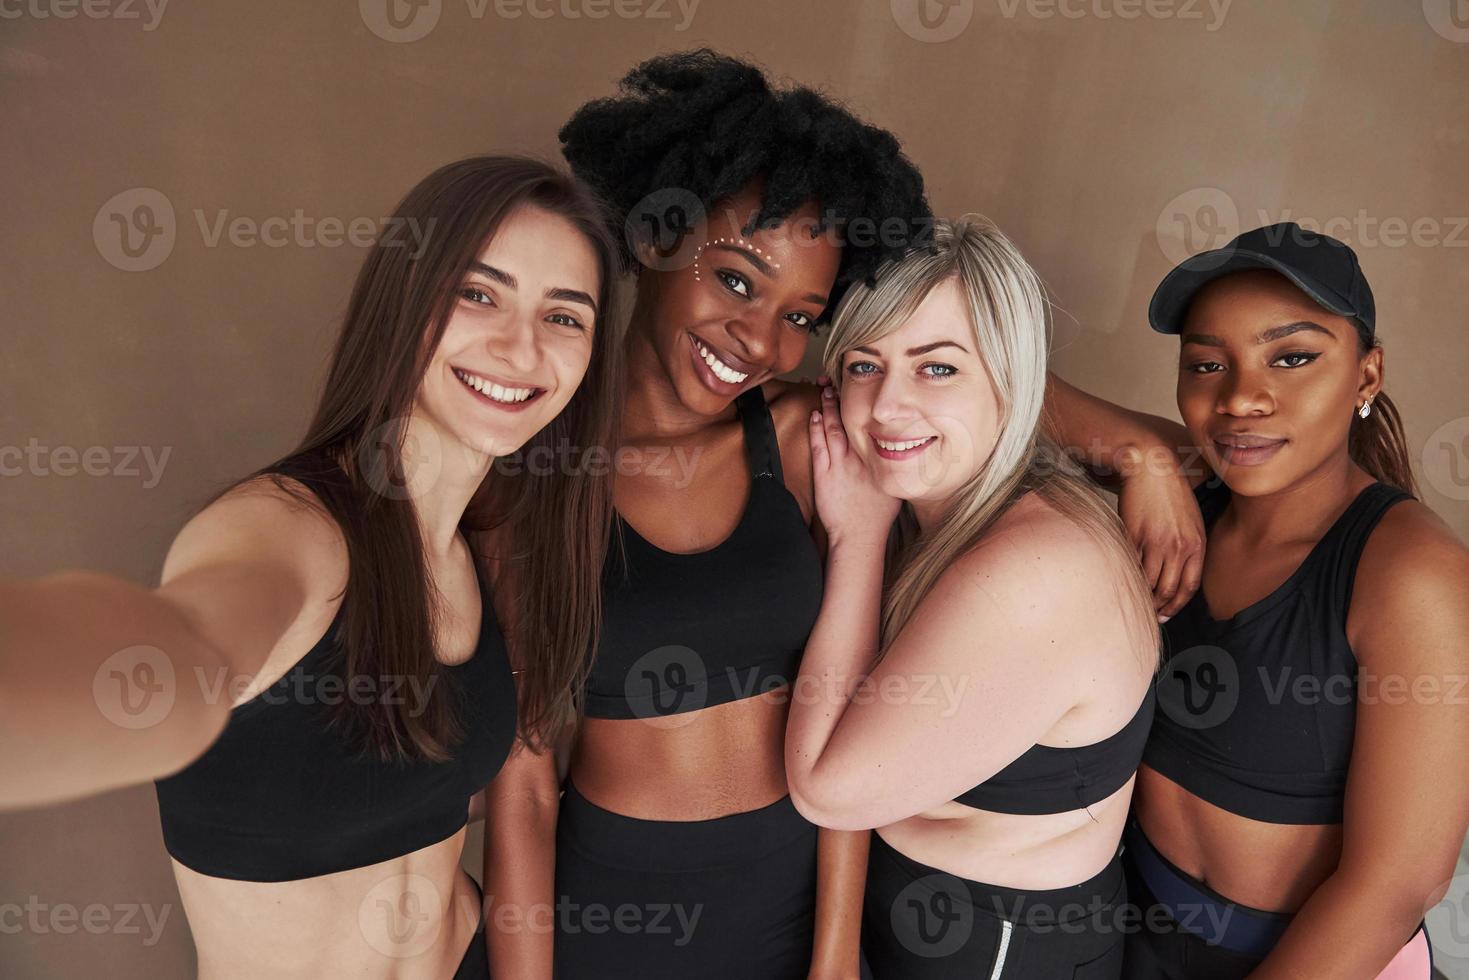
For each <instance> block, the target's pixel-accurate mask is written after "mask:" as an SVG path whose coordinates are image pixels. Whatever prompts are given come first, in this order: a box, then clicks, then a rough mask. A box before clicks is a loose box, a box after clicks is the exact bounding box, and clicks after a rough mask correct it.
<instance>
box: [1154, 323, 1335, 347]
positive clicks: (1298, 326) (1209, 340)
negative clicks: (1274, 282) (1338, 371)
mask: <svg viewBox="0 0 1469 980" xmlns="http://www.w3.org/2000/svg"><path fill="white" fill-rule="evenodd" d="M1303 331H1313V332H1315V333H1324V334H1326V336H1328V337H1330V338H1332V339H1333V340H1335V339H1336V334H1334V333H1332V332H1331V331H1330V330H1327V329H1326V328H1325V327H1323V326H1322V325H1321V324H1319V323H1312V322H1311V321H1310V320H1297V321H1296V322H1294V323H1282V324H1281V325H1280V326H1278V327H1271V328H1269V329H1268V330H1262V331H1260V332H1259V333H1258V334H1256V335H1255V343H1257V344H1268V343H1270V342H1271V341H1275V340H1280V339H1281V338H1282V337H1289V336H1290V335H1291V334H1293V333H1301V332H1303ZM1182 339H1183V342H1184V343H1185V344H1200V345H1202V346H1204V347H1225V346H1227V345H1226V344H1225V343H1224V338H1222V337H1216V336H1214V335H1213V334H1207V333H1186V334H1184V335H1183V338H1182Z"/></svg>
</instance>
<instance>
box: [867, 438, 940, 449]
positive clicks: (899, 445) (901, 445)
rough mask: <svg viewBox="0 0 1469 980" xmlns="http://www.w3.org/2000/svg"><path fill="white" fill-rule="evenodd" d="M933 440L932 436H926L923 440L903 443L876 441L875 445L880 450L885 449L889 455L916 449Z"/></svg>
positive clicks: (908, 440) (884, 440)
mask: <svg viewBox="0 0 1469 980" xmlns="http://www.w3.org/2000/svg"><path fill="white" fill-rule="evenodd" d="M874 438H876V437H874ZM933 438H934V437H933V436H928V437H926V438H923V439H907V440H905V441H903V442H888V441H887V440H886V439H878V440H877V444H878V446H879V447H880V448H882V449H886V450H887V451H888V452H890V453H900V452H903V451H904V450H907V449H917V448H918V447H919V446H921V445H923V444H924V443H925V442H929V441H931V440H932V439H933Z"/></svg>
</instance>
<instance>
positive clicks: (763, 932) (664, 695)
mask: <svg viewBox="0 0 1469 980" xmlns="http://www.w3.org/2000/svg"><path fill="white" fill-rule="evenodd" d="M561 140H562V144H563V151H564V153H565V155H566V157H567V159H568V160H569V161H570V162H571V165H572V167H573V169H574V171H575V172H576V173H577V174H578V176H581V177H582V178H584V179H585V180H587V181H588V182H589V183H590V184H592V186H593V187H595V188H596V189H597V190H599V191H600V192H601V193H602V194H603V195H604V196H605V197H606V198H607V199H608V200H609V201H611V202H612V203H613V205H614V207H615V210H616V212H617V218H618V221H619V224H620V225H621V226H622V227H623V228H625V229H626V230H627V232H628V235H627V237H628V239H629V251H630V253H631V257H632V258H634V259H635V260H636V261H637V262H638V277H637V299H636V304H635V306H634V308H633V311H632V317H631V323H630V326H629V333H628V341H627V356H628V375H627V385H626V394H625V397H624V400H623V402H622V404H621V406H620V408H619V414H620V421H621V424H622V427H623V433H622V439H621V442H620V444H619V446H618V451H617V454H616V456H617V460H618V468H617V471H616V477H615V494H614V496H615V504H616V510H615V513H616V517H615V518H614V525H613V532H614V534H613V536H612V538H611V544H612V550H611V554H610V556H609V561H608V564H607V575H606V578H605V581H604V608H605V612H604V616H603V623H602V634H601V635H602V639H601V643H600V645H599V648H598V651H597V655H596V660H595V662H594V664H593V668H592V671H591V674H590V676H589V678H588V681H587V683H586V685H585V686H584V687H583V688H582V690H581V691H580V692H579V707H580V709H581V710H580V712H579V717H578V719H577V722H578V723H577V724H575V725H573V726H571V727H569V728H568V731H567V736H566V739H567V742H568V743H569V754H570V760H569V769H568V772H567V774H566V778H565V780H564V789H565V793H564V796H563V795H562V792H561V790H562V788H563V779H562V774H561V773H560V772H559V771H558V767H557V765H556V760H555V758H554V754H553V753H552V752H550V751H544V747H542V749H543V751H540V752H524V753H518V754H517V755H516V757H515V758H513V759H512V760H511V762H510V763H508V764H507V766H506V770H505V772H504V773H503V774H502V776H501V778H500V779H498V780H496V783H495V786H494V787H493V788H492V791H491V794H490V797H491V798H490V799H489V801H488V808H487V814H488V819H487V823H486V826H487V833H488V840H487V845H486V881H487V891H489V892H490V893H491V894H492V896H493V899H494V903H495V904H496V905H497V906H498V907H499V908H500V909H501V911H502V913H503V914H502V915H499V916H497V915H496V914H495V913H494V912H493V911H492V912H491V914H490V918H489V920H488V923H487V925H488V928H489V929H490V948H491V957H492V961H493V963H494V966H495V972H497V973H503V974H506V975H513V976H516V977H539V978H549V977H551V976H552V973H553V969H554V974H555V976H557V977H559V978H562V980H579V978H592V977H594V978H598V980H611V978H617V977H629V978H638V980H644V978H661V977H680V978H682V977H693V976H697V977H703V978H718V977H731V978H739V980H745V978H748V977H762V978H771V980H776V978H788V977H805V976H808V975H809V976H813V977H815V976H821V977H829V976H830V977H853V976H856V975H857V971H858V944H857V933H858V913H859V908H860V903H861V895H862V876H863V865H864V861H865V855H866V848H867V840H866V836H867V835H866V834H852V833H841V832H828V831H819V830H818V829H817V828H816V827H815V826H814V825H813V824H811V823H810V822H809V821H807V820H806V819H804V818H803V817H802V816H801V814H800V813H799V812H798V811H797V810H796V808H795V806H794V804H793V802H792V800H791V798H790V795H789V792H788V790H789V787H788V784H787V780H786V772H785V765H784V757H783V744H784V736H785V725H786V716H787V713H788V710H789V707H790V701H791V697H792V692H791V687H790V685H791V682H792V681H793V680H794V679H795V676H796V672H797V670H798V667H799V663H800V658H801V655H802V652H803V650H804V648H805V645H806V640H807V636H808V635H809V632H810V629H811V625H812V624H813V623H814V622H815V620H816V615H817V611H818V609H819V607H820V603H821V587H822V556H823V552H824V547H825V536H824V533H823V531H822V528H821V526H820V523H819V521H817V520H816V514H815V509H814V504H813V497H812V485H811V465H810V452H809V446H810V435H809V432H808V430H807V425H806V419H807V416H809V414H810V412H811V410H812V408H813V407H814V406H815V405H817V404H818V403H819V391H818V389H817V388H815V387H814V386H812V385H809V384H796V383H792V382H789V381H785V380H781V376H782V375H785V374H788V373H789V372H791V371H793V370H794V369H796V368H797V366H798V365H799V364H800V363H801V360H802V357H803V355H804V354H805V352H806V348H807V345H808V343H809V341H810V338H811V336H812V335H813V333H815V331H816V330H817V329H818V328H819V326H820V325H821V324H822V323H823V322H824V321H825V320H826V319H827V317H828V315H829V313H830V310H831V308H832V307H833V306H834V305H835V304H836V303H837V301H838V300H839V299H840V298H841V296H842V294H843V293H844V292H845V291H846V290H847V289H848V288H849V287H850V286H851V285H852V284H853V283H856V282H862V281H865V280H867V279H869V278H870V277H871V276H872V274H873V273H874V272H875V271H876V270H877V268H878V266H879V265H880V264H881V263H882V262H883V261H885V260H887V259H890V258H894V257H897V256H900V255H902V254H903V253H904V252H905V251H907V250H908V249H910V248H913V247H915V246H916V247H924V246H925V245H927V244H928V243H929V237H928V236H929V232H930V231H931V227H932V225H931V213H930V210H929V206H928V203H927V201H926V199H925V197H924V194H923V183H922V178H921V176H920V175H919V173H918V171H917V169H916V168H915V167H914V166H913V165H912V163H911V162H909V161H908V160H907V159H906V157H904V156H903V155H902V153H901V151H900V147H899V144H898V141H897V139H896V138H894V137H893V136H892V134H890V133H888V132H885V131H883V130H881V129H878V128H876V127H874V126H871V125H869V124H867V123H865V122H863V121H862V120H860V119H858V118H856V117H855V116H853V115H852V114H851V113H850V112H849V111H848V110H847V109H846V108H844V107H842V106H841V105H839V104H837V103H835V102H833V101H832V100H831V99H829V98H828V97H826V96H824V95H822V94H820V93H818V92H816V91H813V90H811V89H808V88H804V87H792V88H789V89H778V88H776V87H775V86H773V85H772V84H771V82H770V81H769V80H768V79H767V78H766V77H765V75H764V73H762V72H761V71H760V69H759V68H757V67H755V66H754V65H751V64H748V63H746V62H743V61H739V60H736V59H733V58H728V57H725V56H722V55H719V54H716V53H714V52H711V51H707V50H706V51H695V52H688V53H680V54H670V55H663V56H660V57H657V58H654V59H652V60H650V61H648V62H646V63H645V64H643V65H641V66H639V67H638V68H636V69H634V70H633V71H632V72H630V73H629V74H628V75H627V76H626V77H625V78H624V79H623V81H622V91H621V92H620V93H619V94H618V95H617V96H614V97H611V98H606V99H599V100H596V101H593V102H591V103H588V104H587V105H585V106H583V107H581V108H580V109H579V110H578V111H577V112H576V114H575V115H574V116H573V118H572V119H571V121H570V122H568V123H567V125H566V126H565V127H564V128H563V129H562V131H561ZM1050 395H1051V396H1052V397H1051V399H1050V405H1049V407H1050V408H1051V409H1052V410H1053V413H1054V416H1055V419H1056V421H1057V422H1058V425H1059V427H1060V429H1061V431H1062V439H1063V441H1064V442H1065V443H1066V444H1067V445H1080V446H1087V447H1089V452H1088V455H1089V458H1091V459H1092V461H1093V462H1095V463H1097V464H1099V465H1114V466H1115V465H1120V463H1121V462H1122V461H1123V459H1124V457H1126V456H1127V455H1128V454H1129V453H1130V452H1137V451H1139V450H1141V449H1145V448H1147V447H1148V446H1151V445H1152V440H1153V438H1154V437H1153V436H1152V435H1151V433H1149V432H1146V431H1144V430H1143V429H1142V427H1141V426H1138V425H1136V424H1134V422H1133V421H1132V417H1131V416H1127V415H1124V414H1122V413H1119V412H1116V411H1114V410H1113V409H1112V408H1111V406H1108V405H1106V404H1105V403H1102V402H1098V401H1096V400H1094V399H1090V398H1089V397H1088V396H1085V395H1083V394H1081V393H1079V392H1076V391H1074V389H1070V388H1068V387H1067V386H1065V385H1064V384H1061V383H1059V382H1055V383H1053V384H1052V385H1051V386H1050ZM1124 502H1125V503H1124V506H1125V507H1126V508H1127V509H1128V512H1129V513H1130V514H1132V515H1133V517H1134V520H1133V521H1132V522H1131V524H1130V527H1131V529H1132V531H1133V533H1134V535H1135V538H1136V540H1137V541H1138V542H1139V544H1140V547H1141V550H1142V551H1143V553H1144V556H1145V558H1146V560H1147V561H1148V562H1149V563H1150V564H1151V567H1152V570H1153V575H1152V578H1151V579H1150V583H1156V584H1157V592H1158V596H1159V600H1158V606H1159V607H1160V610H1161V611H1162V612H1164V614H1166V612H1167V611H1169V610H1170V609H1171V608H1172V605H1171V604H1172V603H1173V602H1174V601H1175V600H1179V599H1182V598H1186V594H1184V595H1181V596H1180V595H1179V594H1178V583H1179V582H1180V581H1183V580H1186V578H1187V569H1188V567H1189V565H1190V562H1191V561H1192V560H1193V559H1194V558H1195V556H1196V545H1197V543H1198V539H1197V537H1196V536H1195V532H1194V525H1195V524H1196V522H1197V514H1196V508H1195V507H1194V505H1193V503H1192V501H1191V500H1190V499H1189V494H1188V488H1187V484H1185V483H1183V482H1182V481H1181V480H1179V479H1178V478H1177V477H1176V475H1164V476H1162V477H1155V476H1153V475H1151V474H1148V473H1146V472H1145V471H1139V472H1138V474H1137V478H1136V479H1133V478H1129V480H1128V484H1127V488H1126V489H1125V491H1124ZM553 959H554V965H553Z"/></svg>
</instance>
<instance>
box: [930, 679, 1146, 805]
mask: <svg viewBox="0 0 1469 980" xmlns="http://www.w3.org/2000/svg"><path fill="white" fill-rule="evenodd" d="M1153 705H1154V697H1153V688H1152V687H1151V686H1150V687H1149V688H1148V693H1147V694H1145V695H1144V696H1143V700H1142V703H1141V704H1140V705H1138V709H1137V712H1136V713H1135V714H1134V715H1133V716H1132V720H1131V721H1129V722H1128V723H1127V724H1126V725H1124V726H1123V727H1122V728H1121V729H1119V730H1118V731H1117V732H1115V733H1113V734H1112V735H1109V736H1107V737H1106V738H1104V739H1102V741H1100V742H1093V743H1092V744H1090V745H1078V746H1072V747H1061V746H1054V745H1032V746H1031V747H1030V748H1029V749H1027V750H1026V751H1025V752H1024V754H1022V755H1021V756H1020V757H1019V758H1018V759H1016V760H1015V761H1014V762H1012V763H1010V764H1009V765H1008V766H1006V767H1005V768H1004V769H1001V770H1000V771H999V772H997V773H995V774H994V775H993V776H991V777H990V778H989V779H986V780H985V781H984V782H982V783H980V784H979V785H978V786H976V787H974V789H971V790H969V791H968V792H966V793H964V794H963V795H961V796H958V797H956V798H955V801H956V802H958V803H963V804H965V805H967V806H972V807H977V808H979V809H981V810H992V811H994V812H996V813H1018V814H1026V815H1039V814H1043V813H1065V812H1067V811H1068V810H1080V809H1082V808H1083V807H1088V806H1091V805H1092V804H1093V803H1100V802H1101V801H1102V800H1105V799H1106V798H1107V797H1109V796H1111V795H1112V794H1113V793H1115V792H1117V791H1118V790H1119V789H1121V788H1122V787H1123V786H1124V785H1126V783H1127V781H1128V780H1129V779H1131V778H1132V774H1133V773H1135V772H1136V771H1137V766H1138V763H1139V762H1140V761H1141V760H1142V756H1143V745H1144V743H1146V742H1147V740H1148V730H1149V729H1150V728H1151V727H1152V724H1153Z"/></svg>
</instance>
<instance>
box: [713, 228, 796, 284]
mask: <svg viewBox="0 0 1469 980" xmlns="http://www.w3.org/2000/svg"><path fill="white" fill-rule="evenodd" d="M731 244H734V245H740V246H743V247H744V248H745V249H747V250H748V251H751V252H754V253H755V254H756V255H758V256H759V257H760V258H761V259H763V260H764V261H765V263H766V264H767V265H769V266H770V268H772V269H779V268H780V263H779V262H776V261H775V260H774V259H772V258H771V257H770V253H769V252H763V251H761V250H760V247H759V246H758V245H755V244H753V243H752V242H748V241H746V240H745V239H743V238H738V239H736V238H715V239H712V240H710V241H707V242H705V243H704V244H702V245H700V246H699V247H698V249H696V250H695V251H694V282H703V278H702V277H701V275H700V272H699V257H700V256H701V255H703V254H704V249H706V248H708V247H709V246H710V245H731Z"/></svg>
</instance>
